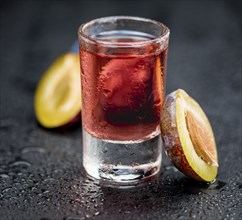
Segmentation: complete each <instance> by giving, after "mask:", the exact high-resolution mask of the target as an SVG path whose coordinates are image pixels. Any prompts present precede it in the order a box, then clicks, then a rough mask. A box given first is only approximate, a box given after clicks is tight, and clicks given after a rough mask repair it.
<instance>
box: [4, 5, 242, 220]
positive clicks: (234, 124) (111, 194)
mask: <svg viewBox="0 0 242 220" xmlns="http://www.w3.org/2000/svg"><path fill="white" fill-rule="evenodd" d="M118 14H120V15H121V14H127V15H138V16H143V17H150V18H153V19H156V20H160V21H162V22H164V23H165V24H167V26H168V27H170V29H171V39H170V51H169V63H168V78H167V92H171V91H173V90H175V89H177V88H183V89H185V90H186V91H187V92H188V93H190V95H191V96H193V97H194V98H195V99H197V100H198V102H199V103H200V104H201V106H202V107H203V108H204V110H205V111H206V113H207V115H208V117H209V118H210V120H211V124H212V126H213V128H214V132H215V136H216V140H217V146H218V153H219V162H220V169H219V175H218V179H217V182H216V183H214V184H213V185H211V186H206V185H200V184H197V183H195V182H193V181H192V180H190V179H188V178H186V177H184V176H183V175H182V174H181V173H179V172H178V171H177V170H176V169H175V168H174V167H173V166H171V164H170V163H169V162H168V160H167V158H166V156H165V154H163V172H162V175H161V176H160V177H159V178H158V179H157V180H156V181H155V182H152V183H150V184H149V185H147V186H143V187H138V188H133V189H126V190H121V189H113V188H105V187H100V186H99V184H98V183H97V182H95V181H92V180H90V179H88V178H87V177H85V175H84V172H83V168H82V166H81V163H82V159H81V158H82V152H81V127H80V126H79V127H78V128H76V129H73V130H68V131H47V130H45V129H43V128H41V127H39V126H38V125H37V123H36V121H35V116H34V112H33V94H34V91H35V88H36V85H37V83H38V80H39V79H40V77H41V75H42V73H43V72H44V71H45V70H46V68H47V67H48V66H49V65H50V64H51V63H52V62H53V61H54V60H55V59H56V58H57V57H58V56H59V55H60V54H62V53H65V52H66V51H68V50H69V48H70V46H71V45H72V43H73V42H74V41H75V40H76V39H77V29H78V27H79V25H80V24H81V23H83V22H85V21H87V20H90V19H92V18H96V17H100V16H106V15H118ZM0 16H1V17H0V22H1V23H0V60H1V65H0V68H1V69H0V71H1V79H0V98H1V99H0V101H1V103H0V116H1V118H0V119H1V121H0V131H1V134H0V138H1V139H0V141H1V146H0V219H3V220H7V219H26V220H32V219H37V220H38V219H42V220H43V219H51V220H55V219H56V220H59V219H66V220H67V219H68V220H71V219H72V220H73V219H76V220H77V219H87V218H90V219H114V220H116V219H117V220H118V219H242V211H241V210H242V205H241V203H242V169H241V166H242V165H241V164H242V151H241V147H242V146H241V134H242V131H241V58H242V57H241V49H242V48H241V39H242V37H241V27H242V24H241V1H203V2H202V1H195V2H194V1H152V0H149V1H47V0H45V1H15V2H13V1H1V3H0Z"/></svg>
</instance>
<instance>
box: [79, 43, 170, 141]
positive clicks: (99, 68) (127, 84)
mask: <svg viewBox="0 0 242 220" xmlns="http://www.w3.org/2000/svg"><path fill="white" fill-rule="evenodd" d="M114 41H119V42H126V41H129V42H130V41H131V39H115V40H114ZM133 41H137V40H133ZM152 47H155V46H149V48H141V50H142V49H145V50H147V49H148V50H149V51H152V50H153V49H155V48H152ZM135 50H136V54H132V53H127V54H125V53H122V54H115V55H114V54H113V53H112V54H111V55H107V52H105V55H104V54H95V53H92V52H89V51H87V50H84V49H83V48H82V49H81V50H80V55H81V56H80V57H81V63H82V65H81V66H82V74H81V80H82V103H83V109H82V116H83V117H82V120H83V127H84V129H85V130H86V131H87V132H88V133H89V134H91V135H92V136H95V137H97V138H101V139H107V140H113V141H137V140H145V139H149V138H151V137H154V136H155V135H157V134H159V133H160V110H161V107H162V104H163V99H164V88H165V77H166V59H167V49H165V50H163V51H161V52H160V53H159V54H154V53H147V54H146V55H139V54H137V49H135Z"/></svg>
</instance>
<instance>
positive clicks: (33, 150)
mask: <svg viewBox="0 0 242 220" xmlns="http://www.w3.org/2000/svg"><path fill="white" fill-rule="evenodd" d="M28 153H41V154H44V153H46V150H45V149H44V148H41V147H35V146H28V147H24V148H23V149H22V150H21V154H28Z"/></svg>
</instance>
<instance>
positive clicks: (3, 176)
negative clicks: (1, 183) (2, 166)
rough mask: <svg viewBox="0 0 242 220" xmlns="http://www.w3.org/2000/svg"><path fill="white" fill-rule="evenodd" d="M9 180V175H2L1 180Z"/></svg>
mask: <svg viewBox="0 0 242 220" xmlns="http://www.w3.org/2000/svg"><path fill="white" fill-rule="evenodd" d="M6 178H9V176H8V175H7V174H0V179H6Z"/></svg>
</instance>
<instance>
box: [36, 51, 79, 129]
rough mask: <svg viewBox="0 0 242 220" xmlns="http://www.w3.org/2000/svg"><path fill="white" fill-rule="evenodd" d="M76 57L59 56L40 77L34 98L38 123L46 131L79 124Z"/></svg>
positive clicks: (77, 60)
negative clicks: (46, 129)
mask: <svg viewBox="0 0 242 220" xmlns="http://www.w3.org/2000/svg"><path fill="white" fill-rule="evenodd" d="M79 59H80V58H79V54H74V53H67V54H64V55H62V56H60V57H59V58H58V59H57V60H56V61H55V62H54V63H53V64H52V65H51V66H50V67H49V68H48V69H47V71H46V72H45V73H44V75H43V77H42V78H41V80H40V82H39V84H38V86H37V89H36V92H35V97H34V109H35V115H36V118H37V120H38V122H39V123H40V124H41V125H42V126H43V127H46V128H57V127H63V126H67V125H68V126H69V125H73V124H75V123H77V122H78V121H80V119H81V116H80V112H81V108H82V104H81V82H80V61H79Z"/></svg>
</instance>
